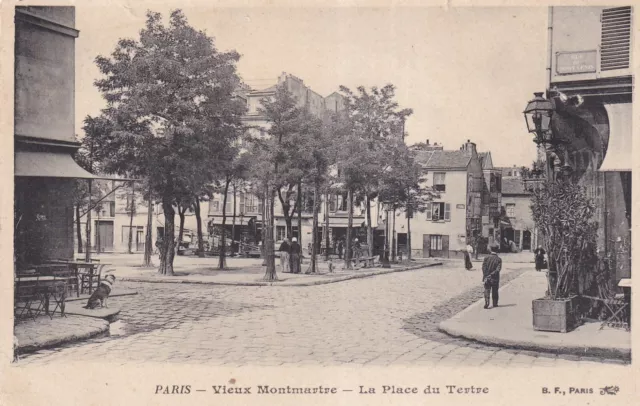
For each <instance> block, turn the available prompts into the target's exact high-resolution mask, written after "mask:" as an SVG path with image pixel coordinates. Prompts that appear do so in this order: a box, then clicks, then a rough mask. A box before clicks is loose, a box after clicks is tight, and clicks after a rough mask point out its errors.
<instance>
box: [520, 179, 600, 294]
mask: <svg viewBox="0 0 640 406" xmlns="http://www.w3.org/2000/svg"><path fill="white" fill-rule="evenodd" d="M594 212H595V206H594V204H593V201H592V200H591V199H589V198H588V197H587V195H586V193H585V190H584V188H583V187H582V186H580V185H578V184H577V183H576V182H574V181H573V180H571V179H570V178H566V179H560V180H557V181H551V180H544V181H543V183H542V184H541V185H540V187H538V188H536V189H535V190H534V191H533V194H532V198H531V213H532V215H533V220H534V221H535V223H536V226H537V227H538V228H539V229H540V230H541V232H542V236H543V242H544V249H545V251H546V253H547V258H548V265H549V272H548V280H547V282H548V297H549V298H551V299H561V298H567V297H569V296H571V295H575V294H580V293H582V292H581V291H580V287H581V286H582V287H584V286H586V285H587V283H585V281H586V280H588V279H589V275H590V274H592V273H593V271H594V270H595V267H596V265H597V263H598V259H597V243H596V236H597V228H598V224H597V222H596V221H594V219H593V214H594Z"/></svg>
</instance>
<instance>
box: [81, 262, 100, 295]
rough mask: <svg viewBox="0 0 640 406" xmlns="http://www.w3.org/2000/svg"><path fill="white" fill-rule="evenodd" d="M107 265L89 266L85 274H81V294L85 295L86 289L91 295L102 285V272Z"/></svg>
mask: <svg viewBox="0 0 640 406" xmlns="http://www.w3.org/2000/svg"><path fill="white" fill-rule="evenodd" d="M105 266H106V265H105V264H102V265H97V266H89V267H87V268H85V269H87V270H86V271H84V272H81V273H79V276H80V293H83V292H84V291H85V289H86V290H87V291H88V292H89V294H91V293H93V290H94V289H95V288H97V287H98V285H100V280H101V277H102V270H103V269H104V267H105Z"/></svg>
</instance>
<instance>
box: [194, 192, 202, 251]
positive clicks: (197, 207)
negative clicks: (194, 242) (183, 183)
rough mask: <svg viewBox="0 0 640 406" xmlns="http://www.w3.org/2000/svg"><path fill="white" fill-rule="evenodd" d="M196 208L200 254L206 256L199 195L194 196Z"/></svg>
mask: <svg viewBox="0 0 640 406" xmlns="http://www.w3.org/2000/svg"><path fill="white" fill-rule="evenodd" d="M193 200H194V204H193V205H194V208H195V212H196V221H197V222H198V225H197V230H198V256H199V257H200V258H204V237H203V235H202V215H201V214H200V199H198V197H197V196H195V197H194V199H193Z"/></svg>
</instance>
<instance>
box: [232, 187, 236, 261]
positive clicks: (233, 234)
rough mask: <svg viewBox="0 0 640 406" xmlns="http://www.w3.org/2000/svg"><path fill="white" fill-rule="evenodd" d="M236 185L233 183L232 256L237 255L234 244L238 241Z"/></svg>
mask: <svg viewBox="0 0 640 406" xmlns="http://www.w3.org/2000/svg"><path fill="white" fill-rule="evenodd" d="M236 190H237V187H236V183H235V182H233V219H232V220H231V255H232V256H233V255H235V252H234V251H233V247H234V245H235V244H234V242H235V241H236V206H237V205H236Z"/></svg>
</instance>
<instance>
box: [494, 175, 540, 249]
mask: <svg viewBox="0 0 640 406" xmlns="http://www.w3.org/2000/svg"><path fill="white" fill-rule="evenodd" d="M510 171H512V173H513V170H510ZM502 209H503V213H504V216H503V221H504V222H505V223H507V224H503V225H502V227H501V229H502V230H501V233H502V237H503V238H506V239H507V241H513V242H514V243H515V246H516V248H517V250H518V251H534V250H535V249H536V248H537V245H538V241H537V239H538V232H537V230H536V226H535V223H534V221H533V216H532V214H531V192H530V191H528V190H527V189H525V184H524V182H523V180H522V178H521V176H520V175H518V176H514V177H506V178H505V177H503V178H502Z"/></svg>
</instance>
